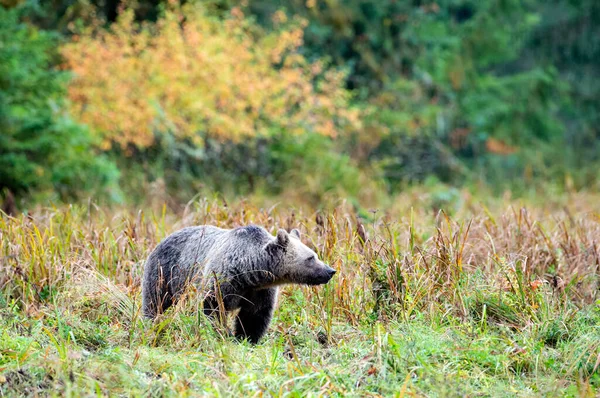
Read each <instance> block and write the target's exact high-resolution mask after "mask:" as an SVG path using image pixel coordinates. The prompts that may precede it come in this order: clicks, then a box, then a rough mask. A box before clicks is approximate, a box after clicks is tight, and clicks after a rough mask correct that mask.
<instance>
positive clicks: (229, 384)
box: [0, 194, 600, 397]
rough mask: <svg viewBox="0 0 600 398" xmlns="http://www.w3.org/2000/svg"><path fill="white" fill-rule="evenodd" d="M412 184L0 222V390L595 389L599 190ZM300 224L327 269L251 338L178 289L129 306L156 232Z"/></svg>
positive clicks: (44, 212) (401, 392)
mask: <svg viewBox="0 0 600 398" xmlns="http://www.w3.org/2000/svg"><path fill="white" fill-rule="evenodd" d="M425 199H426V198H424V197H422V196H419V195H417V194H412V195H405V196H399V197H398V200H396V201H395V202H394V205H393V206H390V207H389V209H387V210H375V209H373V210H372V211H364V212H357V211H355V210H354V209H353V207H352V206H350V205H348V204H346V203H343V202H341V203H339V204H338V206H336V207H333V208H330V209H328V210H319V211H318V210H315V209H309V208H292V207H287V206H284V205H283V204H281V203H279V204H275V205H272V206H268V205H264V206H260V207H259V206H257V205H254V204H253V203H252V202H251V201H235V202H231V203H226V202H224V201H223V200H219V199H200V200H196V201H193V202H190V203H188V205H187V206H185V207H181V208H177V209H170V208H167V207H160V206H154V207H148V208H146V209H145V210H138V209H136V210H133V209H127V208H121V209H115V208H109V207H103V206H98V205H94V204H93V203H88V204H87V205H78V206H74V205H73V206H61V207H42V206H40V207H37V208H36V209H34V210H31V211H29V212H27V213H23V214H21V215H18V216H14V217H10V216H7V215H2V217H1V219H0V242H1V249H0V250H1V251H0V396H22V395H28V396H35V395H39V396H94V395H95V396H106V395H111V396H296V397H304V396H342V395H343V396H398V397H403V396H540V395H544V396H582V397H585V396H590V397H591V396H597V394H599V393H600V309H599V305H598V304H599V301H598V300H599V297H598V292H599V288H600V247H599V242H598V237H599V236H600V216H599V213H598V211H599V208H598V205H597V203H598V201H597V196H594V195H583V194H578V195H574V196H572V197H571V198H570V199H568V200H566V201H564V202H552V201H547V202H545V203H537V204H531V203H523V202H517V201H514V200H512V201H511V200H498V201H496V202H494V203H491V204H489V203H488V204H486V205H484V203H482V202H478V201H476V200H474V199H471V198H466V200H465V201H464V203H463V204H462V205H460V206H459V207H458V208H456V209H455V210H454V211H451V212H449V213H450V214H448V213H446V212H445V211H444V210H440V209H438V208H432V207H431V206H428V205H427V206H426V205H425V203H427V202H426V200H425ZM248 223H256V224H260V225H263V226H265V227H266V228H267V229H268V230H270V231H272V232H273V233H274V232H275V231H276V229H277V228H279V227H283V228H288V229H289V228H293V227H298V228H300V229H301V230H302V232H303V233H304V235H303V239H304V241H305V243H307V244H308V245H310V246H312V247H314V248H315V249H316V251H317V252H318V253H319V255H320V256H321V257H322V258H323V259H324V261H326V262H327V263H329V264H330V265H332V266H333V267H334V268H336V269H337V270H338V273H337V274H336V276H335V277H334V279H333V280H332V281H331V282H330V283H329V284H328V285H325V286H323V287H316V288H315V287H304V286H287V287H285V288H284V289H282V291H281V293H280V300H279V305H278V308H277V310H276V313H275V317H274V319H273V322H272V323H271V327H270V330H269V332H268V334H267V336H266V337H265V338H264V339H263V340H261V342H260V343H259V344H258V345H256V346H253V345H251V344H249V343H247V342H238V341H236V340H234V339H233V338H231V337H229V336H227V335H224V334H223V333H221V332H220V331H219V329H215V328H213V327H211V325H210V324H209V323H208V321H207V319H206V318H205V317H204V316H203V315H202V314H201V311H199V307H200V305H201V300H199V298H198V297H199V296H198V294H195V293H196V292H194V291H193V290H190V292H189V294H187V295H186V296H185V297H184V299H183V300H182V301H181V302H179V303H178V305H177V306H175V307H174V308H172V309H170V310H169V311H167V313H166V314H164V315H163V316H162V317H161V318H159V319H158V320H157V321H155V322H152V321H149V320H146V319H143V318H142V317H141V313H140V301H141V293H140V281H141V274H142V269H143V264H144V261H145V259H146V257H147V255H148V254H149V253H150V251H151V250H152V249H153V248H154V246H155V245H156V244H157V243H158V242H159V241H160V240H161V239H162V238H164V237H165V236H167V235H168V234H169V233H171V232H173V231H175V230H177V229H178V228H181V227H184V226H189V225H196V224H215V225H218V226H221V227H233V226H237V225H244V224H248Z"/></svg>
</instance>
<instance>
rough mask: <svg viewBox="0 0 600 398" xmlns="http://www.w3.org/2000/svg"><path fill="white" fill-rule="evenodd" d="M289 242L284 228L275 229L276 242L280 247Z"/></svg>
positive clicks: (285, 245)
mask: <svg viewBox="0 0 600 398" xmlns="http://www.w3.org/2000/svg"><path fill="white" fill-rule="evenodd" d="M288 243H290V236H289V235H288V233H287V231H286V230H285V229H279V230H278V231H277V244H278V245H279V246H281V247H287V245H288Z"/></svg>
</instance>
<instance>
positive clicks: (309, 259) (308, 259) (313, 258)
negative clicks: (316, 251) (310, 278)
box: [306, 256, 316, 263]
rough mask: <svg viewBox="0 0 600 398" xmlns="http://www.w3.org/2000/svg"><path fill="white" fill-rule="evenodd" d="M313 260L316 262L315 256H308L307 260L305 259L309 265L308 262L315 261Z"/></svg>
mask: <svg viewBox="0 0 600 398" xmlns="http://www.w3.org/2000/svg"><path fill="white" fill-rule="evenodd" d="M315 260H316V258H315V256H310V257H309V258H307V259H306V262H307V263H310V262H312V261H315Z"/></svg>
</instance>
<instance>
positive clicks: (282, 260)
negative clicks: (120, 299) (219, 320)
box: [142, 225, 336, 343]
mask: <svg viewBox="0 0 600 398" xmlns="http://www.w3.org/2000/svg"><path fill="white" fill-rule="evenodd" d="M335 272H336V271H335V270H334V269H333V268H331V267H329V266H328V265H326V264H324V263H323V262H322V261H320V260H319V259H318V258H317V255H316V254H315V252H314V251H312V250H311V249H309V248H308V247H307V246H306V245H304V244H303V243H302V242H301V241H300V233H299V231H298V230H296V229H294V230H292V231H291V232H290V233H288V232H286V231H285V230H284V229H280V230H278V231H277V236H276V237H274V236H272V235H271V234H270V233H269V232H268V231H267V230H266V229H264V228H262V227H259V226H256V225H248V226H245V227H239V228H235V229H222V228H217V227H214V226H211V225H203V226H197V227H189V228H184V229H182V230H180V231H177V232H175V233H173V234H172V235H170V236H168V237H167V238H165V239H164V240H163V241H162V242H160V243H159V244H158V246H157V247H156V249H154V251H153V252H152V253H151V254H150V256H149V258H148V260H147V261H146V265H145V268H144V280H143V285H142V296H143V303H142V308H143V312H144V315H145V316H146V317H148V318H155V317H156V316H157V315H158V314H160V313H162V312H163V311H165V310H166V309H167V308H169V307H170V306H171V305H173V303H174V302H175V301H176V300H177V298H178V297H179V296H180V295H181V293H182V292H183V290H184V288H185V287H186V284H187V282H189V281H192V280H195V281H197V280H202V281H203V282H204V284H203V286H205V287H206V297H205V298H204V302H203V304H204V313H205V314H206V315H208V316H210V317H213V318H214V317H215V315H216V314H217V313H218V311H219V307H220V306H221V309H224V310H225V311H226V312H232V311H235V310H238V309H239V313H238V315H237V317H236V321H235V328H234V335H235V336H236V337H238V338H239V339H248V340H249V341H250V342H252V343H257V342H258V340H259V339H260V338H261V337H262V336H263V335H264V334H265V333H266V331H267V328H268V326H269V323H270V321H271V317H272V316H273V310H274V308H275V304H276V301H277V290H278V287H279V286H280V285H283V284H289V283H297V284H305V285H320V284H325V283H327V282H329V280H330V279H331V278H332V277H333V275H334V274H335ZM206 282H208V283H206Z"/></svg>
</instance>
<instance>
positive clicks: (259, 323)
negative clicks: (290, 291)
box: [235, 288, 277, 344]
mask: <svg viewBox="0 0 600 398" xmlns="http://www.w3.org/2000/svg"><path fill="white" fill-rule="evenodd" d="M276 300H277V288H269V289H263V290H256V291H253V292H251V293H249V294H247V295H245V297H244V298H243V299H242V301H241V307H240V312H239V313H238V315H237V317H236V321H235V337H237V338H238V339H248V341H250V342H251V343H253V344H256V343H258V340H260V338H261V337H262V336H264V334H265V333H266V331H267V328H268V327H269V323H270V322H271V318H272V317H273V310H274V309H275V302H276Z"/></svg>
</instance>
